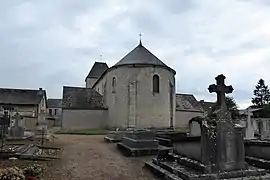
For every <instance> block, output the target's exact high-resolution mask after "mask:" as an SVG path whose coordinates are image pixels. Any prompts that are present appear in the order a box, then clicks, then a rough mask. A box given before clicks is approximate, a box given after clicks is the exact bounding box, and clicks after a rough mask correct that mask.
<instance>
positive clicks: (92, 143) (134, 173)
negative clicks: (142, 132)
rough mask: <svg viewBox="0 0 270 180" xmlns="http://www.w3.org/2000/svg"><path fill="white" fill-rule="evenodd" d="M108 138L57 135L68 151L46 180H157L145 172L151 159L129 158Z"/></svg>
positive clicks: (50, 171) (58, 140) (51, 168)
mask: <svg viewBox="0 0 270 180" xmlns="http://www.w3.org/2000/svg"><path fill="white" fill-rule="evenodd" d="M103 137H104V136H83V135H57V139H56V140H55V143H56V144H57V145H58V146H61V147H62V148H63V149H64V150H63V153H62V155H61V160H59V161H58V162H55V163H54V164H53V166H51V167H49V171H48V172H49V175H48V176H47V177H46V178H45V179H46V180H47V179H51V180H53V179H55V180H67V179H69V180H73V179H74V180H75V179H76V180H91V179H95V180H155V179H157V178H154V177H153V175H152V174H151V173H150V172H148V171H147V170H146V169H143V166H144V161H145V160H146V159H151V157H147V158H145V157H144V158H126V157H124V156H122V155H121V154H120V153H119V152H118V151H117V149H116V145H115V144H109V143H105V142H104V141H103Z"/></svg>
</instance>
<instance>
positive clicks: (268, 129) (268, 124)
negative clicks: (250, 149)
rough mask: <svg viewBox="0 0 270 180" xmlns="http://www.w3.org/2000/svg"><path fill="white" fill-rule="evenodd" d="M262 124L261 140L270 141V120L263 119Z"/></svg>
mask: <svg viewBox="0 0 270 180" xmlns="http://www.w3.org/2000/svg"><path fill="white" fill-rule="evenodd" d="M261 122H262V126H261V140H268V139H270V119H268V118H263V119H262V120H261Z"/></svg>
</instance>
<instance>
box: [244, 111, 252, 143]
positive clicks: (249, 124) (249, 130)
mask: <svg viewBox="0 0 270 180" xmlns="http://www.w3.org/2000/svg"><path fill="white" fill-rule="evenodd" d="M251 115H252V112H251V109H250V107H249V108H248V109H247V126H246V137H245V138H246V139H254V127H253V123H252V121H251Z"/></svg>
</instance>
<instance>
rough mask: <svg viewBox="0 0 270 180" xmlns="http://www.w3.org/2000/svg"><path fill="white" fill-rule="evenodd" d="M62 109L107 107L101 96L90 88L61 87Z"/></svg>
mask: <svg viewBox="0 0 270 180" xmlns="http://www.w3.org/2000/svg"><path fill="white" fill-rule="evenodd" d="M62 108H64V109H107V107H106V106H105V104H104V101H103V96H102V95H100V94H99V93H98V92H97V91H96V90H94V89H92V88H83V87H69V86H64V87H63V102H62Z"/></svg>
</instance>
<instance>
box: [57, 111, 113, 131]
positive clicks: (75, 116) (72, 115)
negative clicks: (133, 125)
mask: <svg viewBox="0 0 270 180" xmlns="http://www.w3.org/2000/svg"><path fill="white" fill-rule="evenodd" d="M107 119H108V111H107V110H80V109H63V112H62V128H63V129H69V130H75V129H105V128H106V125H107Z"/></svg>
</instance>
